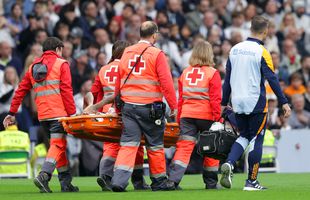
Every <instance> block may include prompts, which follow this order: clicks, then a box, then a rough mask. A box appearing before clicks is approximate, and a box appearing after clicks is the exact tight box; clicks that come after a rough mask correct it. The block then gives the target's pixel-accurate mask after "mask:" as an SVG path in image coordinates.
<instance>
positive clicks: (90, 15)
mask: <svg viewBox="0 0 310 200" xmlns="http://www.w3.org/2000/svg"><path fill="white" fill-rule="evenodd" d="M82 10H83V12H84V13H83V16H82V17H81V18H80V26H81V28H82V30H83V37H84V38H85V39H86V40H88V41H94V36H93V34H92V32H93V31H94V30H95V29H96V28H103V27H104V24H103V22H102V20H101V19H100V17H99V16H98V9H97V6H96V4H95V3H94V2H92V1H85V2H84V3H83V4H82Z"/></svg>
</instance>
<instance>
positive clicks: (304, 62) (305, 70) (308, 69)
mask: <svg viewBox="0 0 310 200" xmlns="http://www.w3.org/2000/svg"><path fill="white" fill-rule="evenodd" d="M300 62H301V68H300V69H299V70H297V71H296V72H297V73H299V74H300V75H301V76H302V79H303V80H302V84H303V85H305V86H306V83H308V82H309V81H310V54H309V55H305V56H303V57H302V58H301V60H300Z"/></svg>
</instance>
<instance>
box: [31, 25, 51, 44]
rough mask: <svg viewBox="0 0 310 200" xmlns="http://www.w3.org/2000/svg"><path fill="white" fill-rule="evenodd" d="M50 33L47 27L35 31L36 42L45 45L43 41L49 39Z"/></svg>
mask: <svg viewBox="0 0 310 200" xmlns="http://www.w3.org/2000/svg"><path fill="white" fill-rule="evenodd" d="M47 37H48V33H47V31H46V30H45V29H38V30H36V32H35V36H34V42H35V43H39V44H41V45H43V42H44V41H45V40H46V39H47Z"/></svg>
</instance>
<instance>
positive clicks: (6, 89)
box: [0, 66, 22, 131]
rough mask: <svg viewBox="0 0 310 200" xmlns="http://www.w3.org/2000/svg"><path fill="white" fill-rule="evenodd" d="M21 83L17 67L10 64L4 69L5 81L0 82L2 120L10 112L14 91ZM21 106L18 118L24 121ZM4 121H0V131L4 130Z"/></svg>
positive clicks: (0, 118) (19, 120)
mask: <svg viewBox="0 0 310 200" xmlns="http://www.w3.org/2000/svg"><path fill="white" fill-rule="evenodd" d="M18 83H19V78H18V75H17V72H16V69H15V68H14V67H12V66H8V67H6V68H5V70H4V77H3V83H1V84H0V121H3V119H4V118H5V117H6V115H7V114H8V113H9V110H10V105H11V101H12V98H13V96H14V91H15V89H17V86H18ZM20 112H21V108H20V109H19V110H18V113H17V115H16V119H17V120H18V122H19V123H22V119H21V118H20V116H19V114H20ZM3 130H4V127H3V123H0V131H3Z"/></svg>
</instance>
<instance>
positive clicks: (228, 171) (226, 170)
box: [220, 162, 233, 188]
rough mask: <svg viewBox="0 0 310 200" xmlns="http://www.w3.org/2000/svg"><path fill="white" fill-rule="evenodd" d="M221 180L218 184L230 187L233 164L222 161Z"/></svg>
mask: <svg viewBox="0 0 310 200" xmlns="http://www.w3.org/2000/svg"><path fill="white" fill-rule="evenodd" d="M221 174H222V176H221V180H220V184H221V185H222V186H223V187H225V188H231V186H232V176H233V166H232V165H231V164H229V163H227V162H226V163H224V164H223V165H222V166H221Z"/></svg>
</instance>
